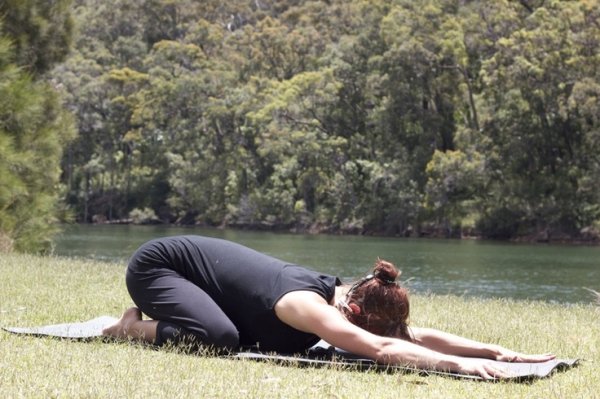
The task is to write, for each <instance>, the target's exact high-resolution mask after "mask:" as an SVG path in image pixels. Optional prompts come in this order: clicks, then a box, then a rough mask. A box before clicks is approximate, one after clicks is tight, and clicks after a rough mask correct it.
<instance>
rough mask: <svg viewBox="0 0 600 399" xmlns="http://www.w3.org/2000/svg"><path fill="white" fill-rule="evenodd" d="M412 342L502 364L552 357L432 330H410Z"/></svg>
mask: <svg viewBox="0 0 600 399" xmlns="http://www.w3.org/2000/svg"><path fill="white" fill-rule="evenodd" d="M410 332H411V335H412V337H413V339H414V342H415V343H417V344H419V345H421V346H423V347H425V348H429V349H432V350H434V351H437V352H441V353H446V354H449V355H456V356H466V357H479V358H485V359H493V360H499V361H504V362H545V361H548V360H552V359H554V357H555V356H554V355H551V354H544V355H528V354H524V353H518V352H515V351H512V350H510V349H506V348H503V347H502V346H500V345H493V344H485V343H482V342H477V341H473V340H470V339H467V338H464V337H459V336H457V335H454V334H450V333H447V332H443V331H439V330H435V329H432V328H417V327H412V328H410Z"/></svg>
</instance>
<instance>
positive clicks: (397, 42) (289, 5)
mask: <svg viewBox="0 0 600 399" xmlns="http://www.w3.org/2000/svg"><path fill="white" fill-rule="evenodd" d="M599 10H600V0H585V1H583V0H582V1H535V0H522V1H492V2H490V1H479V2H478V1H466V2H465V1H455V0H422V1H418V2H416V1H412V0H330V1H292V0H256V1H249V0H230V1H227V2H223V1H221V0H204V1H197V0H180V1H159V0H138V1H132V0H54V1H47V0H3V1H2V2H0V251H1V250H3V249H4V250H5V251H6V250H10V249H15V250H17V251H30V252H38V253H40V252H43V251H44V250H47V249H48V248H49V247H50V246H51V240H52V235H53V233H54V232H55V228H56V226H57V224H56V222H57V221H71V222H77V223H104V222H109V223H114V222H120V221H132V222H135V223H171V224H173V223H174V224H182V225H188V224H200V225H206V226H226V227H234V228H252V229H279V230H286V231H290V230H292V231H302V232H315V233H319V232H321V233H323V232H326V233H342V234H379V235H394V236H411V237H423V236H425V237H432V236H435V237H482V238H487V239H498V240H526V241H542V242H585V243H596V244H597V243H599V242H600V184H599V180H598V176H600V155H599V154H600V134H599V133H598V132H599V131H600V130H599V129H600V119H599V117H598V116H599V115H600V105H599V104H600V101H598V99H599V98H600V83H599V82H600V58H599V57H598V43H599V38H600V25H599V24H598V20H599V19H600V11H599Z"/></svg>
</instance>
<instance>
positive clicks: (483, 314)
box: [0, 254, 600, 398]
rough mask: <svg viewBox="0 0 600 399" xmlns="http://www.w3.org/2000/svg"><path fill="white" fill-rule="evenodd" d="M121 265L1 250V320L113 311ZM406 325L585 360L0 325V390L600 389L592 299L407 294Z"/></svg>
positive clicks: (539, 394)
mask: <svg viewBox="0 0 600 399" xmlns="http://www.w3.org/2000/svg"><path fill="white" fill-rule="evenodd" d="M123 271H124V265H123V264H111V263H101V262H95V261H87V260H72V259H65V258H52V257H36V256H30V255H17V254H12V255H2V256H0V325H2V326H33V325H40V324H51V323H62V322H72V321H82V320H86V319H90V318H93V317H96V316H100V315H105V314H106V315H113V316H119V315H120V313H121V312H122V310H124V309H125V308H126V307H128V306H131V301H130V299H129V297H128V295H127V291H126V289H125V286H124V282H123ZM412 299H413V306H412V323H413V324H414V325H420V326H429V327H435V328H440V329H443V330H448V331H450V332H454V333H457V334H461V335H466V336H469V337H472V338H475V339H478V340H483V341H489V342H496V343H499V344H502V345H505V346H508V347H513V348H515V349H518V350H522V351H526V352H536V353H538V352H548V351H552V352H555V353H556V354H557V355H558V356H560V357H563V358H573V357H578V358H582V359H585V360H584V361H583V362H582V364H581V365H580V366H579V367H576V368H574V369H571V370H569V371H566V372H562V373H558V374H556V375H554V376H552V377H551V378H548V379H543V380H537V381H534V382H533V383H527V384H525V383H505V382H502V383H482V382H473V381H465V380H455V379H451V378H446V377H438V376H429V377H425V376H419V375H416V374H386V373H378V372H361V371H353V370H342V369H336V368H321V369H317V368H299V367H293V366H279V365H275V364H270V363H259V362H254V361H250V360H228V359H223V358H216V357H211V356H197V355H189V354H187V355H186V354H183V353H180V352H179V351H176V350H153V349H151V348H148V347H143V346H140V345H135V344H131V343H116V342H111V343H106V342H101V341H94V342H74V341H63V340H57V339H46V338H35V337H25V336H16V335H12V334H8V333H6V332H0V392H2V396H3V397H40V398H42V397H43V398H45V397H66V398H72V397H95V398H96V397H100V398H104V397H127V398H136V397H139V398H145V397H178V398H182V397H192V398H197V397H211V398H212V397H223V398H229V397H249V398H256V397H258V398H278V397H291V398H294V397H302V398H311V397H319V398H328V397H331V398H354V397H361V398H362V397H369V398H387V397H390V398H391V397H419V398H441V397H443V398H465V397H473V398H475V397H477V398H480V397H490V398H491V397H494V398H495V397H498V398H525V397H527V398H584V397H585V398H594V397H599V394H598V392H600V376H599V373H597V370H598V361H599V360H600V356H599V353H600V349H599V348H600V307H598V306H597V305H595V304H594V303H593V302H594V298H592V297H591V298H590V304H589V305H572V306H567V305H554V304H547V303H541V302H521V301H508V300H477V299H467V298H461V297H454V296H414V297H413V298H412Z"/></svg>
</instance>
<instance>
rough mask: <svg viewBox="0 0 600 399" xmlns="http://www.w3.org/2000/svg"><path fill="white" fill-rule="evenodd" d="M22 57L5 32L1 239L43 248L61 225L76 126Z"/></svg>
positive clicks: (1, 46)
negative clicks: (64, 160)
mask: <svg viewBox="0 0 600 399" xmlns="http://www.w3.org/2000/svg"><path fill="white" fill-rule="evenodd" d="M0 32H3V30H2V28H1V26H0ZM16 58H18V57H17V56H16V55H15V52H14V50H13V49H12V47H11V46H10V41H9V40H8V39H7V38H6V36H4V35H2V36H0V60H2V61H0V241H4V242H5V243H6V242H9V243H10V245H4V246H5V247H8V248H5V249H10V248H11V247H14V249H16V250H29V251H41V250H45V249H48V248H49V245H50V239H51V237H52V233H53V232H55V230H56V223H55V222H56V221H57V217H58V215H59V213H60V211H61V210H60V206H59V204H60V202H59V197H58V194H59V178H60V174H61V170H60V160H61V157H62V150H63V147H64V146H65V145H66V144H67V142H68V141H69V140H70V139H72V138H73V136H74V134H75V130H74V125H73V120H72V118H71V117H70V115H69V114H68V113H67V112H65V111H64V110H63V109H62V108H61V106H62V104H61V102H60V100H59V97H58V94H57V93H56V91H55V89H53V88H52V87H51V86H49V85H48V84H46V83H44V82H39V81H34V80H33V79H32V78H31V77H30V76H29V75H28V74H27V73H24V71H23V69H22V68H20V67H19V66H17V65H15V64H14V63H12V62H11V61H12V60H14V59H16Z"/></svg>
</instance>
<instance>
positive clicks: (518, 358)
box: [496, 346, 556, 363]
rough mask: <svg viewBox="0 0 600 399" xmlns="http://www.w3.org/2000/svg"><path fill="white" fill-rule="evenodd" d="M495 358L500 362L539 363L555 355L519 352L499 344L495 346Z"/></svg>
mask: <svg viewBox="0 0 600 399" xmlns="http://www.w3.org/2000/svg"><path fill="white" fill-rule="evenodd" d="M496 352H497V355H496V360H498V361H500V362H514V363H541V362H547V361H548V360H552V359H554V358H555V357H556V355H553V354H551V353H546V354H542V355H528V354H525V353H519V352H515V351H512V350H510V349H506V348H503V347H501V346H499V347H497V348H496Z"/></svg>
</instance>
